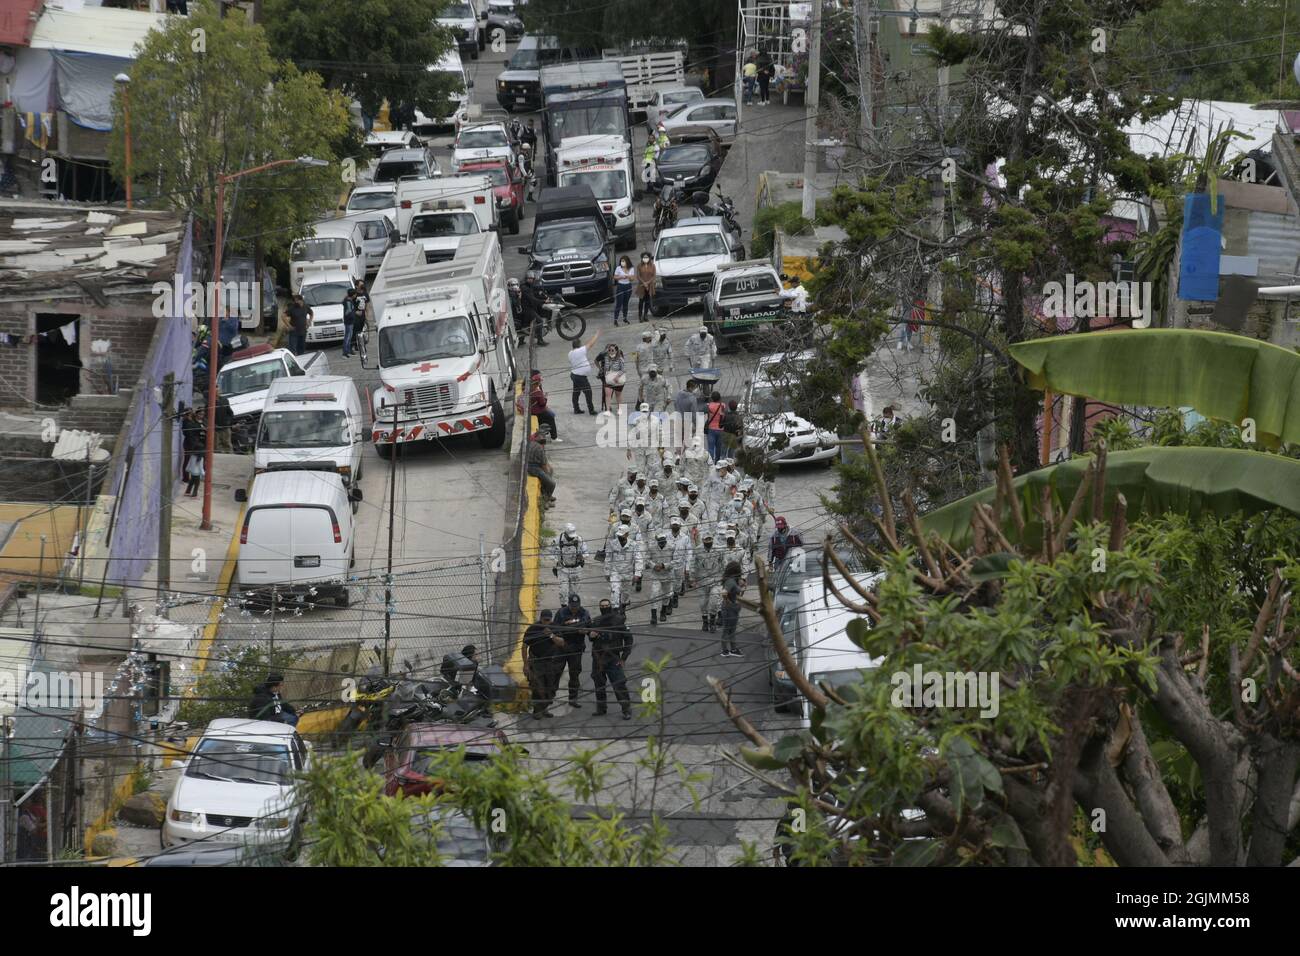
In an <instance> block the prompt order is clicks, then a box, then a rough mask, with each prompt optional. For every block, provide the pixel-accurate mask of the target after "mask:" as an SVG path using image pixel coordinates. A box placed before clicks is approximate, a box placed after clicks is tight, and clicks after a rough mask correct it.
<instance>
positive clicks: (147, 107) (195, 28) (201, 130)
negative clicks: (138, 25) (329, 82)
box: [109, 2, 349, 262]
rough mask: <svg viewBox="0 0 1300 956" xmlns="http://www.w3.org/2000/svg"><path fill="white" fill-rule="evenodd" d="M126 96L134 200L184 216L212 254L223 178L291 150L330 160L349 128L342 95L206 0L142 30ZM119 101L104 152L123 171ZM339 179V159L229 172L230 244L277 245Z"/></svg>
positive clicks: (325, 200)
mask: <svg viewBox="0 0 1300 956" xmlns="http://www.w3.org/2000/svg"><path fill="white" fill-rule="evenodd" d="M129 95H130V113H131V171H132V177H133V179H134V181H135V183H136V187H137V189H136V196H138V197H140V200H139V201H140V202H141V204H142V205H149V206H162V207H166V208H170V209H174V210H176V211H178V212H181V213H192V214H193V215H194V216H195V217H196V218H197V219H198V220H199V221H200V223H201V224H202V226H203V228H201V229H200V230H199V233H198V234H199V235H200V236H201V237H203V238H202V239H201V243H206V244H207V249H206V251H207V252H209V253H210V252H211V242H212V239H210V238H209V237H212V236H214V222H215V212H216V199H217V181H218V178H219V177H221V176H223V175H227V174H229V173H233V172H237V171H239V170H242V169H247V168H249V167H252V166H257V165H260V164H262V163H267V162H270V161H272V160H277V159H290V158H293V157H296V156H313V157H315V158H317V159H324V160H327V161H330V162H332V161H333V160H334V158H335V156H336V153H335V152H334V145H335V144H336V143H337V142H339V141H341V140H343V139H344V137H345V135H346V131H347V129H348V125H349V124H348V114H347V110H346V107H345V105H344V103H343V101H342V98H341V97H339V96H338V95H337V94H334V93H330V92H328V91H326V90H325V89H323V88H322V86H321V83H320V79H319V77H317V76H314V75H312V74H302V73H299V72H298V70H297V69H296V68H295V67H294V66H293V65H292V64H287V63H278V62H277V61H276V60H275V59H274V58H273V57H272V56H271V53H270V50H269V48H268V46H267V42H266V36H265V34H264V33H263V31H262V28H261V27H258V26H250V25H249V24H248V23H247V22H246V21H245V20H244V19H243V18H242V17H224V18H223V17H220V16H218V14H217V11H216V7H215V5H214V4H212V3H210V2H202V3H194V4H191V6H190V15H189V16H188V17H185V18H182V17H173V18H170V19H169V20H168V22H167V24H166V25H165V26H164V27H163V28H162V29H161V30H156V31H153V32H151V33H150V34H149V35H148V37H146V39H145V41H144V43H143V46H142V49H141V51H140V55H139V56H138V57H137V58H136V61H135V65H134V67H133V68H132V71H131V83H130V90H129ZM122 109H123V100H122V97H121V95H120V94H119V95H118V96H117V98H116V99H115V101H114V106H113V110H114V116H115V120H114V123H113V132H112V136H111V139H110V142H109V156H110V159H111V162H112V164H113V171H114V175H116V176H118V177H120V178H123V179H124V178H125V140H124V135H123V134H124V131H125V128H126V124H125V122H124V121H123V117H122V115H121V111H122ZM277 173H278V174H277ZM340 185H341V180H340V173H339V169H338V168H337V167H335V168H333V169H330V168H315V169H312V168H297V167H286V168H285V169H284V170H282V171H276V172H270V173H266V174H263V175H262V176H258V177H250V178H246V179H241V180H236V181H235V182H233V183H232V184H231V185H229V186H228V187H227V189H226V202H227V203H228V205H229V208H228V209H227V210H226V222H225V230H226V231H225V235H226V237H227V241H228V242H229V243H230V245H231V246H232V247H235V248H252V247H253V246H254V245H259V246H262V247H265V248H270V249H277V248H284V247H286V246H287V245H288V243H289V242H290V241H292V240H293V239H295V238H297V237H298V236H300V235H301V234H302V232H303V231H304V229H305V227H306V226H307V225H308V224H310V223H312V222H314V221H315V220H316V219H318V218H319V217H320V215H321V214H322V213H323V212H324V211H326V210H327V209H330V208H332V207H333V205H334V202H335V200H336V199H337V196H338V193H339V189H340ZM259 251H260V249H259ZM208 261H209V262H211V261H212V260H211V257H210V256H209V257H208Z"/></svg>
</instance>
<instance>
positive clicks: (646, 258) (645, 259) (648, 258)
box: [641, 256, 650, 262]
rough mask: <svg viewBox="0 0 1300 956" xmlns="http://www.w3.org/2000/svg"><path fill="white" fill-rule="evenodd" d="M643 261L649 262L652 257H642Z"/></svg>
mask: <svg viewBox="0 0 1300 956" xmlns="http://www.w3.org/2000/svg"><path fill="white" fill-rule="evenodd" d="M641 261H642V262H649V261H650V257H649V256H642V257H641Z"/></svg>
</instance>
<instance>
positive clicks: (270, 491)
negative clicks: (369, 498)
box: [235, 471, 361, 607]
mask: <svg viewBox="0 0 1300 956" xmlns="http://www.w3.org/2000/svg"><path fill="white" fill-rule="evenodd" d="M235 500H236V501H247V502H248V507H247V508H246V509H245V510H244V524H243V527H242V528H241V529H240V531H239V560H238V563H237V566H236V572H235V573H236V575H237V577H238V579H239V592H240V600H241V603H247V602H249V601H251V600H253V599H255V598H264V597H265V596H266V595H269V594H271V593H273V592H274V593H275V594H276V596H277V598H281V597H286V596H291V595H297V596H307V595H309V594H311V595H313V597H315V598H319V597H333V598H334V602H335V603H336V604H337V605H338V606H339V607H347V606H348V599H349V593H348V574H349V569H350V568H351V567H352V564H353V550H354V548H355V546H356V541H355V535H354V529H353V525H352V502H353V501H360V500H361V489H360V488H357V487H353V488H352V489H351V491H350V492H349V490H348V489H347V488H345V487H344V485H343V476H342V475H340V474H338V473H337V472H329V471H268V472H266V473H265V474H261V475H258V476H257V477H255V478H254V479H253V490H252V492H250V493H248V494H245V492H244V490H243V489H242V488H241V489H239V490H238V491H236V492H235Z"/></svg>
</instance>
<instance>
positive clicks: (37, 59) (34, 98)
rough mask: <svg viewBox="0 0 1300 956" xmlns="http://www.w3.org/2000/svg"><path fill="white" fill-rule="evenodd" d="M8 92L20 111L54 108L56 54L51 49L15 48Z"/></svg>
mask: <svg viewBox="0 0 1300 956" xmlns="http://www.w3.org/2000/svg"><path fill="white" fill-rule="evenodd" d="M9 96H10V98H11V99H12V100H13V101H14V109H16V110H17V111H18V112H19V113H48V112H50V111H51V110H53V109H54V108H55V105H56V101H55V96H54V57H53V55H52V54H51V53H50V51H49V50H31V49H27V48H25V47H24V48H20V49H18V50H17V51H16V52H15V54H14V72H13V75H12V76H11V77H10V78H9Z"/></svg>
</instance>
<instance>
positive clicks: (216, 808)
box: [162, 717, 311, 851]
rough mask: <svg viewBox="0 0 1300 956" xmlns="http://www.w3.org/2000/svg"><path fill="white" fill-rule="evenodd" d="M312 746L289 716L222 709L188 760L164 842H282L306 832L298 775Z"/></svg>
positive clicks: (171, 803)
mask: <svg viewBox="0 0 1300 956" xmlns="http://www.w3.org/2000/svg"><path fill="white" fill-rule="evenodd" d="M310 765H311V748H310V747H309V746H308V744H307V742H306V741H305V740H303V739H302V737H301V736H299V734H298V732H297V731H296V730H295V729H294V728H293V727H291V726H289V725H288V724H283V723H279V722H276V721H269V720H248V719H247V718H243V717H221V718H218V719H216V720H214V721H212V723H210V724H208V729H207V730H206V731H204V733H203V736H202V738H200V740H199V742H198V744H197V745H196V746H195V748H194V751H193V752H192V753H191V754H190V756H189V759H187V760H186V761H185V763H184V764H183V767H184V769H183V770H182V772H181V775H180V777H179V778H178V779H177V781H176V787H175V789H174V790H172V795H171V798H170V799H169V800H168V801H167V813H166V816H165V817H164V818H163V825H162V845H163V847H164V848H169V847H174V846H179V845H181V844H185V843H192V842H195V841H199V840H202V841H205V842H212V843H253V844H280V845H285V846H288V847H289V848H290V849H291V851H292V849H293V848H294V846H295V844H296V843H297V842H298V838H299V836H300V835H301V834H300V829H301V824H302V818H303V807H302V804H301V802H300V801H299V800H298V799H297V798H296V793H295V791H296V785H295V781H294V775H295V774H297V773H300V772H302V771H304V770H306V769H307V768H308V767H309V766H310Z"/></svg>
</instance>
